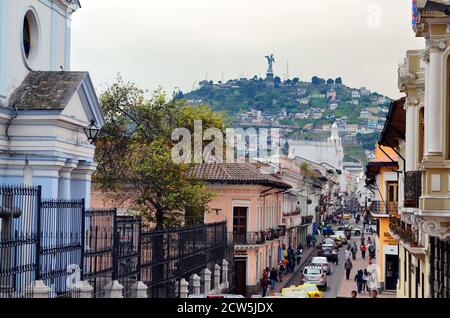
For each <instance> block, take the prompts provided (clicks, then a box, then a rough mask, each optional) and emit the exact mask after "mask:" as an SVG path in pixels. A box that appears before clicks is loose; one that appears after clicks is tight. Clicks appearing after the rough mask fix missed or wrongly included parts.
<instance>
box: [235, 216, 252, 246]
mask: <svg viewBox="0 0 450 318" xmlns="http://www.w3.org/2000/svg"><path fill="white" fill-rule="evenodd" d="M247 210H248V208H245V207H234V208H233V240H234V243H238V244H239V243H241V244H245V243H246V242H247Z"/></svg>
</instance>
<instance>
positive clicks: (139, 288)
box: [131, 281, 148, 298]
mask: <svg viewBox="0 0 450 318" xmlns="http://www.w3.org/2000/svg"><path fill="white" fill-rule="evenodd" d="M131 289H132V290H133V298H148V296H147V289H148V287H147V285H145V284H144V282H142V281H139V282H136V283H135V284H134V285H133V286H132V287H131Z"/></svg>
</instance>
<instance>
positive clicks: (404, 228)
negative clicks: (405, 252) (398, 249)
mask: <svg viewBox="0 0 450 318" xmlns="http://www.w3.org/2000/svg"><path fill="white" fill-rule="evenodd" d="M389 228H390V230H391V232H392V233H393V234H395V235H396V236H398V237H399V238H400V239H401V240H402V241H404V242H405V243H407V244H409V245H410V246H412V247H418V246H419V240H418V234H417V232H416V231H413V230H412V229H411V227H410V226H408V225H406V224H405V223H404V222H402V221H401V220H400V219H399V218H396V217H391V218H390V219H389Z"/></svg>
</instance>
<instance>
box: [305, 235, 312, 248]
mask: <svg viewBox="0 0 450 318" xmlns="http://www.w3.org/2000/svg"><path fill="white" fill-rule="evenodd" d="M310 246H311V234H308V235H307V236H306V247H307V248H309V247H310Z"/></svg>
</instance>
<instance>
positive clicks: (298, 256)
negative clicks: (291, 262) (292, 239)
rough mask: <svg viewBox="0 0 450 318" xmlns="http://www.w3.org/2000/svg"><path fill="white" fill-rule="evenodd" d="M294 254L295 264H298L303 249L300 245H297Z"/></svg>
mask: <svg viewBox="0 0 450 318" xmlns="http://www.w3.org/2000/svg"><path fill="white" fill-rule="evenodd" d="M295 254H296V256H297V266H298V265H300V262H301V260H302V255H303V249H302V246H301V245H299V246H298V247H297V251H296V252H295Z"/></svg>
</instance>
